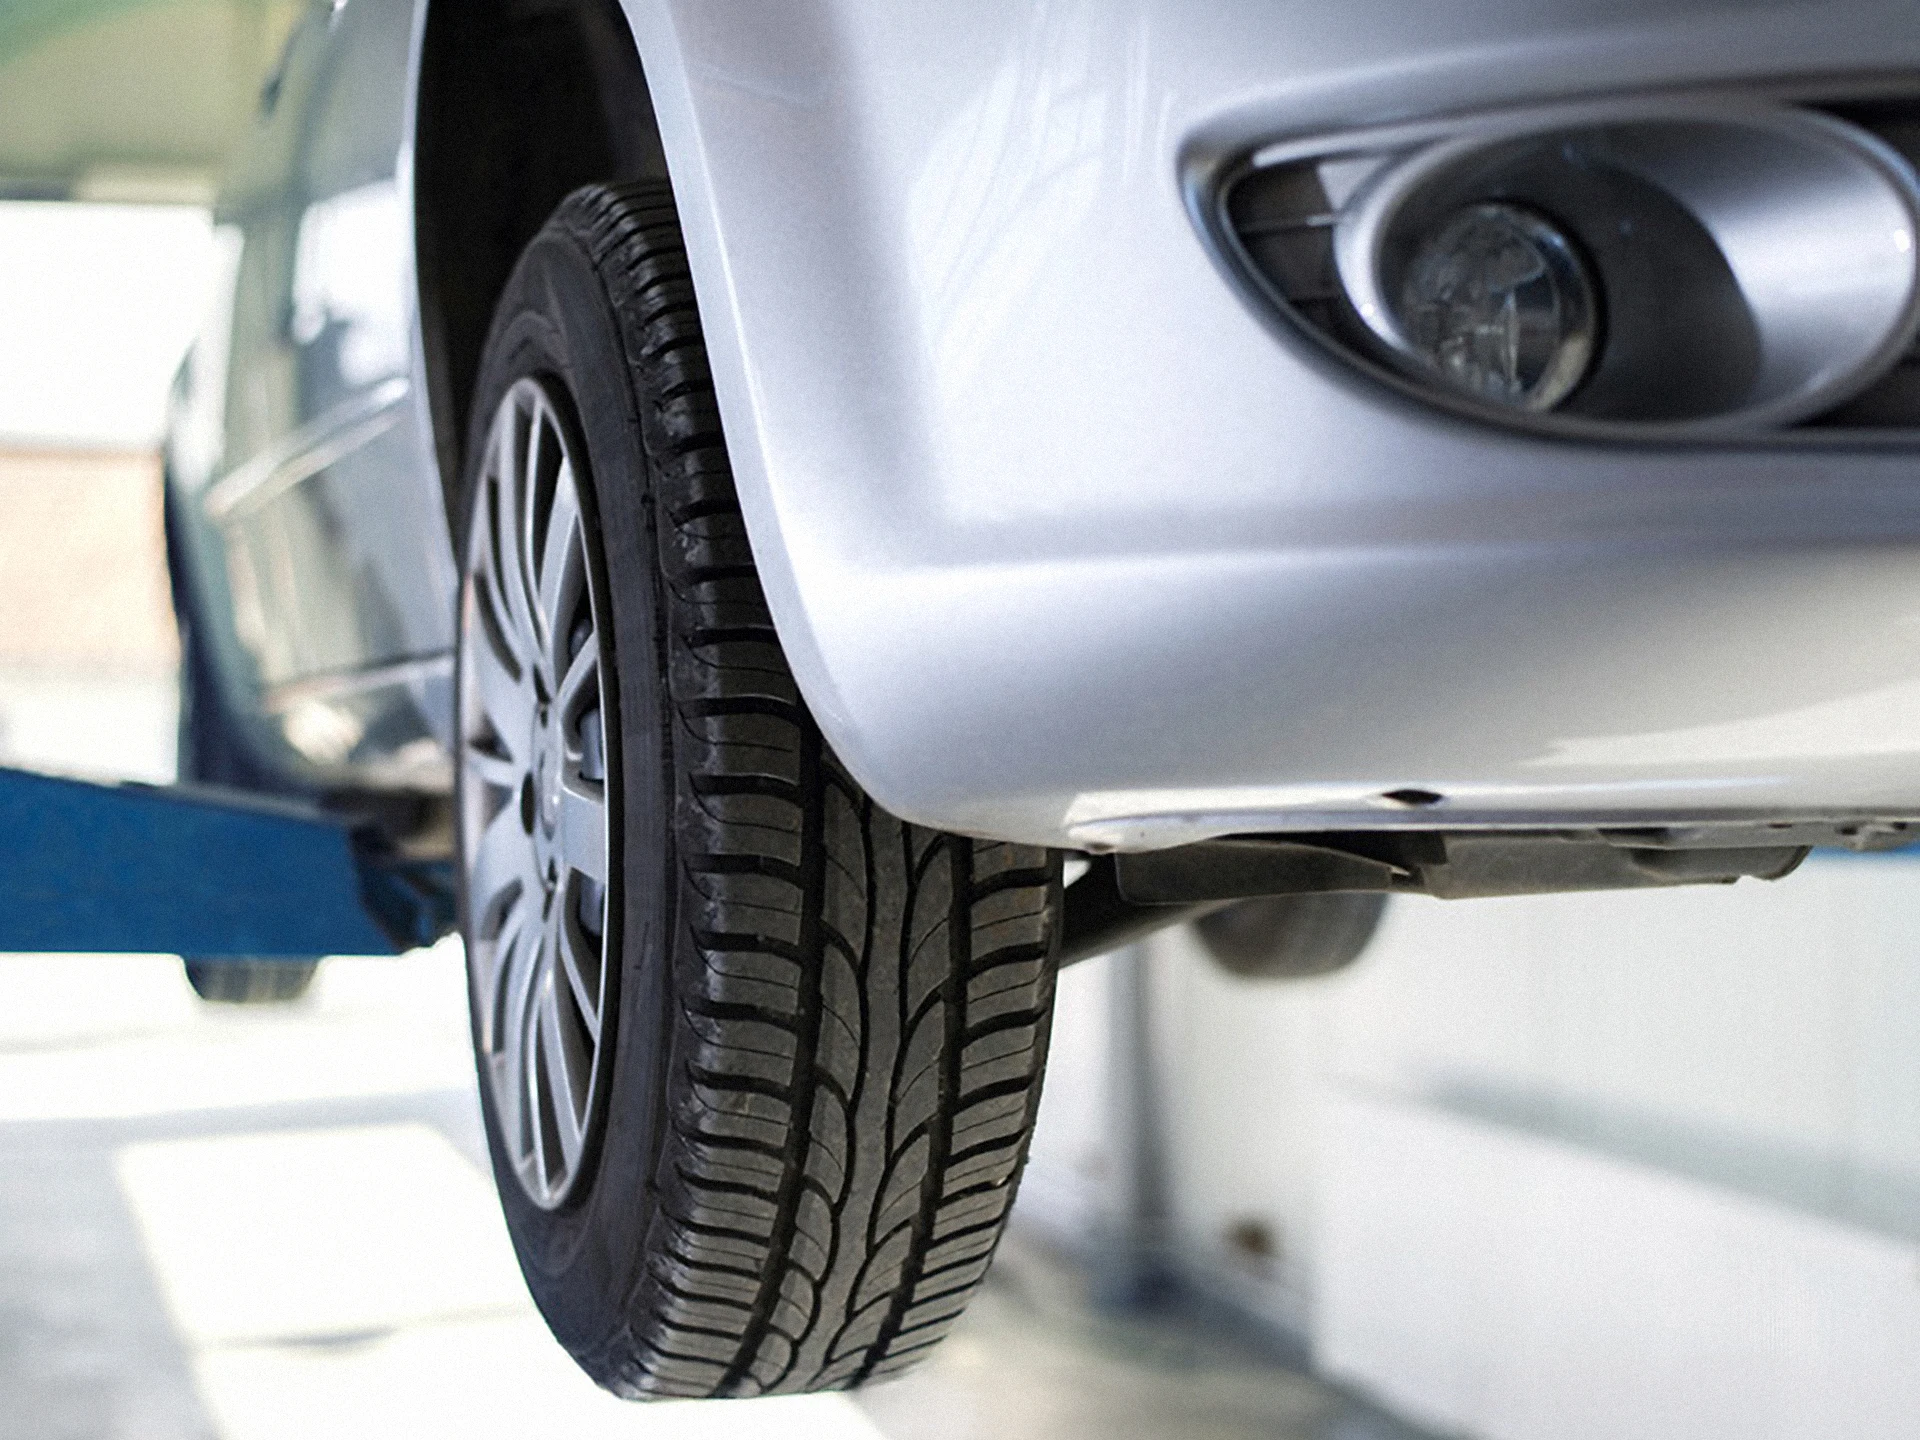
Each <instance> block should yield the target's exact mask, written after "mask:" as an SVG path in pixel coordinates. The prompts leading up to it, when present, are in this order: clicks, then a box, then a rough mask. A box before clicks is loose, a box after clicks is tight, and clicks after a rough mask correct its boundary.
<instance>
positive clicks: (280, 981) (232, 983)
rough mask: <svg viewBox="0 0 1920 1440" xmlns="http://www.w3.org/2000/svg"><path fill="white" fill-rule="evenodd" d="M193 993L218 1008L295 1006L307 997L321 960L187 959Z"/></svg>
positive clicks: (188, 981)
mask: <svg viewBox="0 0 1920 1440" xmlns="http://www.w3.org/2000/svg"><path fill="white" fill-rule="evenodd" d="M181 964H183V965H185V966H186V969H187V983H188V984H189V985H191V986H192V987H193V993H194V994H196V995H198V996H199V997H200V998H201V999H202V1000H206V1001H208V1002H210V1003H212V1004H215V1005H291V1004H292V1003H293V1002H294V1001H296V1000H301V999H304V998H305V997H306V994H307V992H308V991H309V990H311V989H312V988H313V977H314V975H315V974H316V973H318V971H319V969H320V962H319V961H318V960H256V959H237V960H195V959H193V958H191V957H186V958H183V959H182V961H181Z"/></svg>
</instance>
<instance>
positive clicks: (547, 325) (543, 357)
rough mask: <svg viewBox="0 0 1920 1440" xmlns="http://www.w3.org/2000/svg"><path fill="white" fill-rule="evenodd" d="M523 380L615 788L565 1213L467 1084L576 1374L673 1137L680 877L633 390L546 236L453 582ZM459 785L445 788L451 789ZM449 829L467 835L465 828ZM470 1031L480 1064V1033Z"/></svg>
mask: <svg viewBox="0 0 1920 1440" xmlns="http://www.w3.org/2000/svg"><path fill="white" fill-rule="evenodd" d="M528 377H539V378H541V379H544V380H545V381H547V382H548V383H549V385H550V386H552V387H553V388H554V389H556V390H557V391H559V392H560V393H561V395H562V396H564V398H565V400H566V401H569V402H571V409H572V415H571V416H570V417H565V416H563V421H562V423H569V422H570V423H571V425H572V426H573V427H574V429H575V440H576V443H578V444H580V446H581V449H580V452H579V453H584V455H585V456H586V457H587V458H586V464H585V467H584V468H585V470H586V472H587V473H586V474H584V475H579V476H576V480H577V481H578V488H579V490H580V497H581V505H582V510H583V514H584V517H585V520H586V525H585V531H586V534H587V549H588V559H589V584H590V585H591V586H592V587H593V590H594V604H595V607H596V610H597V612H598V614H599V615H600V616H601V617H602V623H601V624H600V626H599V627H598V628H599V631H600V635H601V645H602V655H601V677H602V686H603V707H604V709H605V711H606V714H607V716H608V722H607V723H606V724H605V725H604V727H603V728H604V731H605V734H606V741H607V752H608V753H607V773H608V777H609V785H608V802H609V816H608V856H607V861H608V882H609V887H610V892H609V905H608V914H607V930H606V943H607V946H608V954H609V956H610V957H614V961H615V963H612V964H610V965H609V966H608V968H607V984H608V986H609V991H610V993H609V994H608V996H607V997H606V999H605V1000H604V1002H603V1009H602V1015H603V1017H605V1018H603V1020H602V1024H603V1026H606V1025H609V1024H610V1025H611V1027H612V1034H611V1043H612V1045H613V1047H614V1048H613V1054H612V1056H611V1060H610V1063H608V1064H607V1066H606V1069H605V1070H604V1072H603V1075H602V1081H601V1085H600V1089H599V1093H598V1098H597V1101H596V1108H597V1110H598V1112H599V1115H598V1120H599V1127H598V1128H599V1137H598V1140H597V1143H594V1144H592V1145H590V1147H589V1149H588V1151H587V1153H586V1155H585V1157H584V1158H583V1161H582V1165H583V1169H582V1172H581V1174H580V1176H579V1178H578V1180H577V1181H576V1182H575V1187H574V1190H573V1193H572V1194H571V1195H570V1196H569V1198H568V1200H567V1202H566V1203H565V1204H564V1205H562V1206H561V1207H560V1208H558V1209H556V1210H551V1211H549V1210H544V1209H542V1208H540V1207H539V1206H538V1205H536V1204H535V1203H534V1202H533V1200H532V1199H531V1198H530V1197H529V1196H528V1195H527V1193H526V1191H525V1190H524V1189H523V1187H522V1186H521V1183H520V1180H519V1177H518V1176H517V1175H516V1174H515V1173H514V1170H513V1167H512V1165H511V1163H510V1161H509V1160H508V1158H507V1153H506V1149H505V1146H504V1145H503V1144H502V1142H501V1139H500V1136H499V1119H498V1115H497V1113H496V1111H495V1107H494V1103H493V1097H492V1094H491V1086H490V1084H489V1082H488V1080H487V1078H486V1075H485V1073H484V1062H481V1069H482V1073H481V1076H480V1086H479V1089H480V1096H481V1105H482V1109H483V1111H484V1114H485V1121H486V1132H487V1146H488V1151H489V1153H490V1156H491V1158H492V1163H493V1171H494V1179H495V1184H496V1187H497V1188H498V1190H499V1193H500V1198H501V1204H502V1208H503V1209H504V1211H505V1213H506V1219H507V1228H508V1231H509V1233H510V1234H511V1236H512V1239H513V1244H514V1249H515V1250H516V1252H517V1253H518V1255H519V1259H520V1263H521V1268H522V1270H523V1271H524V1273H525V1275H526V1278H527V1283H528V1288H529V1289H530V1290H531V1291H532V1294H533V1298H534V1301H535V1303H536V1304H537V1305H538V1307H539V1309H540V1311H541V1313H542V1315H543V1316H544V1317H545V1318H546V1320H547V1322H548V1324H549V1326H550V1327H551V1328H552V1330H553V1332H554V1335H555V1338H556V1339H558V1340H559V1341H560V1342H561V1344H562V1345H564V1346H565V1347H566V1348H567V1349H568V1350H570V1351H571V1352H573V1354H574V1355H575V1356H576V1357H577V1358H579V1359H581V1360H582V1361H583V1362H585V1361H587V1359H588V1357H589V1355H591V1354H592V1353H594V1352H596V1351H598V1350H601V1349H602V1348H603V1347H606V1346H607V1345H609V1344H610V1343H613V1342H614V1341H615V1340H616V1338H617V1331H618V1330H619V1329H620V1327H621V1326H622V1325H623V1323H624V1320H625V1315H626V1310H627V1299H628V1297H629V1296H630V1295H631V1293H632V1291H633V1288H634V1286H635V1285H636V1284H637V1283H639V1280H640V1278H641V1277H640V1276H639V1275H638V1274H637V1273H635V1271H636V1270H637V1268H638V1266H639V1265H640V1264H642V1263H643V1261H644V1256H645V1254H646V1253H647V1248H648V1247H647V1246H646V1244H645V1239H646V1233H647V1230H648V1228H649V1226H650V1224H651V1222H652V1216H653V1211H654V1186H653V1175H654V1169H655V1164H656V1162H657V1160H658V1157H659V1153H660V1149H661V1145H662V1142H663V1139H664V1136H665V1134H666V1128H667V1127H666V1124H665V1114H664V1103H665V1102H664V1097H665V1094H666V1073H667V1063H666V1062H667V1052H668V1045H669V1021H670V1006H669V1004H668V993H669V986H670V963H669V958H668V957H669V951H670V947H671V937H672V935H673V933H674V932H673V915H674V904H673V896H674V886H673V883H672V878H673V876H674V874H675V871H676V866H675V863H674V859H673V842H672V824H671V807H670V800H669V797H670V796H671V795H672V793H673V790H672V785H671V782H670V775H671V758H670V751H669V749H668V746H669V744H670V735H671V731H670V728H669V726H668V725H667V723H666V714H667V704H666V688H665V681H664V655H663V650H662V644H661V638H660V624H661V621H660V616H661V613H662V602H661V596H660V593H659V578H658V577H659V566H658V559H657V554H656V551H655V546H654V539H653V526H652V520H651V509H652V496H651V486H650V484H649V480H648V467H647V460H646V454H645V450H644V448H643V445H642V439H641V427H640V421H639V415H638V406H637V403H636V396H635V393H634V385H633V380H632V376H631V371H630V369H629V366H628V362H627V358H626V355H625V353H624V349H623V347H622V344H621V340H620V336H619V332H618V329H617V322H616V319H615V316H614V314H613V307H612V303H611V301H610V300H609V298H608V296H607V293H606V289H605V287H604V285H603V283H602V281H601V279H600V277H599V275H598V274H597V273H596V271H595V269H594V267H593V264H592V261H591V259H590V258H589V256H588V255H587V253H586V252H585V251H584V249H583V248H582V247H581V246H580V245H579V244H578V243H577V242H576V241H574V240H573V238H572V237H571V236H569V235H568V234H566V233H565V232H564V231H561V230H557V229H556V228H554V227H549V228H548V229H547V230H546V231H543V232H542V233H541V235H540V236H539V237H537V238H536V239H535V240H534V242H533V243H532V244H531V245H530V246H529V248H528V250H527V252H526V254H525V255H523V256H522V258H521V261H520V263H519V265H518V267H517V268H516V270H515V271H514V274H513V277H512V278H511V279H510V280H509V281H508V284H507V287H506V289H505V291H504V293H503V295H502V297H501V302H500V306H499V308H498V310H497V312H496V315H495V320H494V325H493V329H492V331H491V333H490V335H489V337H488V342H487V347H486V351H485V356H484V359H483V361H482V365H481V372H480V377H479V381H478V384H477V386H476V392H475V397H474V408H473V413H472V424H471V426H470V432H469V437H468V441H467V451H466V461H465V464H464V467H463V473H462V477H461V486H460V491H459V494H458V496H457V497H456V507H455V514H456V515H457V516H458V517H459V529H460V534H459V535H458V537H457V541H458V546H459V550H458V553H459V555H460V558H461V565H462V570H463V573H464V570H465V565H466V555H467V533H466V532H467V529H468V526H469V525H470V524H471V523H472V510H473V505H474V494H475V489H476V485H477V481H478V478H479V475H480V470H481V467H482V466H483V465H484V464H485V457H486V450H487V441H488V436H489V432H490V429H491V425H492V422H493V418H494V414H495V412H496V411H497V409H498V407H499V405H500V403H501V401H502V399H503V398H504V397H505V395H506V393H507V391H508V390H509V389H510V388H511V387H512V386H513V384H514V383H516V382H517V381H519V380H521V379H525V378H528ZM465 603H466V602H465V590H464V580H463V589H462V604H463V605H464V604H465ZM609 637H610V638H609ZM462 663H464V661H463V662H462ZM462 788H463V787H459V786H456V794H459V793H460V791H461V789H462ZM455 828H456V833H457V834H460V835H462V836H463V837H464V834H465V829H464V826H462V825H456V827H455ZM466 873H467V862H466V856H465V855H464V854H462V855H461V857H460V874H461V876H462V878H463V883H462V887H461V891H462V904H461V917H460V923H461V933H462V935H463V936H465V935H468V934H470V933H471V932H470V928H469V925H468V917H467V914H466V904H465V889H466V887H465V884H464V877H465V875H466ZM470 1012H471V1006H470ZM474 1036H475V1053H476V1057H477V1056H478V1054H479V1050H478V1030H477V1028H476V1029H475V1031H474ZM606 1043H607V1038H605V1037H603V1039H602V1044H603V1045H605V1044H606ZM590 1123H591V1122H590Z"/></svg>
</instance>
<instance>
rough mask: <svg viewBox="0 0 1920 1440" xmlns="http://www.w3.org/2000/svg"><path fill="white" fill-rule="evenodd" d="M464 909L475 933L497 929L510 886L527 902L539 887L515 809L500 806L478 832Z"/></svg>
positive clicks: (486, 932) (530, 853)
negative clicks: (466, 905)
mask: <svg viewBox="0 0 1920 1440" xmlns="http://www.w3.org/2000/svg"><path fill="white" fill-rule="evenodd" d="M467 863H468V865H469V867H470V869H469V872H468V878H467V894H468V897H469V903H468V910H469V913H470V914H471V915H472V917H473V923H474V926H475V928H476V930H477V931H478V933H479V934H480V935H481V936H482V937H483V938H484V937H485V936H487V935H489V934H490V933H493V932H495V931H496V930H497V927H498V926H499V925H500V923H501V922H502V921H503V920H504V919H505V918H506V906H507V905H508V904H510V903H511V902H512V900H513V894H512V893H511V892H512V891H513V888H514V887H516V886H517V887H518V890H519V892H520V893H521V894H524V895H526V896H527V897H528V898H529V899H530V898H531V897H532V895H533V894H534V892H535V891H536V890H537V889H538V888H539V881H538V879H537V877H536V876H535V874H534V869H533V847H532V846H531V845H529V844H528V843H527V836H526V832H525V831H524V830H523V829H522V828H521V826H520V814H519V807H518V806H517V805H504V806H502V807H501V808H500V813H499V814H497V815H495V816H494V817H493V819H491V820H489V821H488V822H487V828H486V829H485V830H482V831H481V832H480V843H479V845H478V846H477V847H476V849H475V852H474V854H473V855H472V857H471V858H470V859H469V860H468V862H467Z"/></svg>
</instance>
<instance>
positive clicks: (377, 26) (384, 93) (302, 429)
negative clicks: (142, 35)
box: [168, 0, 455, 791]
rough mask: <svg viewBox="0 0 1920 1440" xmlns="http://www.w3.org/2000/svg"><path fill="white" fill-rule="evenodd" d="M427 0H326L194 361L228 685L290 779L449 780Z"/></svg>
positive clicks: (203, 545)
mask: <svg viewBox="0 0 1920 1440" xmlns="http://www.w3.org/2000/svg"><path fill="white" fill-rule="evenodd" d="M423 16H424V5H416V4H414V3H411V0H401V3H395V0H383V3H362V4H355V5H350V6H346V7H316V8H315V9H313V10H312V11H310V12H309V14H308V16H307V17H306V18H305V19H304V20H303V21H302V23H301V25H300V27H299V28H298V29H297V30H296V32H295V34H294V36H293V37H292V39H291V41H290V42H289V45H288V49H287V53H286V56H285V59H284V60H283V62H282V65H281V67H280V69H279V71H278V72H277V73H276V74H275V76H274V77H273V79H272V80H271V81H270V82H269V87H268V93H269V97H270V99H269V100H268V101H265V102H263V109H264V111H265V113H264V114H263V117H262V120H261V124H260V130H259V132H258V133H257V134H256V136H255V139H254V143H253V144H252V145H250V146H249V147H248V149H247V151H246V153H245V155H244V156H243V157H242V161H241V164H240V166H239V168H238V169H237V170H236V172H235V174H234V175H232V176H231V177H230V178H229V181H228V183H227V185H226V186H225V187H224V190H223V193H222V197H221V202H220V205H219V208H218V214H217V217H216V219H217V224H218V233H219V241H218V244H219V248H220V250H221V252H222V254H223V257H224V258H225V260H226V264H227V268H228V270H229V271H230V275H229V276H227V277H223V278H227V279H230V287H226V286H223V287H222V291H223V300H224V299H225V297H227V296H230V297H231V303H223V304H222V305H221V306H220V307H219V308H220V311H221V313H220V314H219V315H217V316H216V317H215V319H214V321H213V322H212V323H211V324H210V326H209V327H208V331H207V333H205V334H203V335H202V337H201V338H200V341H199V342H198V343H197V344H196V346H195V349H194V352H193V356H192V358H191V359H190V361H189V364H188V366H187V368H186V371H185V373H184V375H183V377H182V384H181V393H180V394H179V396H178V397H177V402H176V419H175V424H174V426H173V437H172V443H171V445H170V446H169V455H168V472H169V483H170V486H171V489H172V495H171V497H170V504H171V505H172V507H173V513H174V514H175V516H176V517H178V529H179V530H180V531H181V532H182V543H183V548H185V549H186V550H187V552H188V553H189V554H191V555H192V556H193V557H194V559H195V564H194V567H193V568H194V570H195V577H196V580H197V581H198V582H199V583H198V593H199V595H200V603H199V605H198V606H197V607H196V608H197V610H198V611H199V619H200V624H201V628H202V629H203V630H204V631H205V632H206V633H207V638H208V641H209V643H210V646H211V648H212V651H213V653H214V654H215V656H216V657H217V664H216V670H217V671H218V673H220V674H221V675H222V677H223V678H224V679H225V681H226V684H225V686H224V688H225V690H226V691H227V695H228V704H229V706H230V708H231V709H232V711H233V712H234V713H235V714H236V715H238V716H239V717H240V718H241V719H242V721H243V722H246V721H250V722H252V723H251V724H250V725H249V726H248V729H249V730H250V731H251V732H252V734H253V736H254V739H255V742H256V744H258V745H259V746H260V747H261V748H263V749H264V750H266V751H267V752H268V753H269V754H270V755H271V756H272V757H273V759H274V761H275V762H276V763H277V767H278V768H280V769H283V770H285V771H287V772H288V773H289V777H290V779H291V780H294V781H297V782H300V783H304V784H309V785H317V786H321V787H323V788H324V787H341V788H348V789H417V790H426V791H436V790H443V789H444V788H445V787H446V786H447V784H448V783H449V780H450V767H449V761H448V758H447V754H448V752H447V746H446V742H447V736H448V734H449V720H448V712H449V711H450V707H451V659H450V652H451V649H452V619H453V615H452V600H451V595H452V591H453V587H454V585H455V578H454V569H453V564H452V554H451V546H450V543H449V541H448V538H447V534H446V522H445V512H444V507H443V506H442V505H441V503H440V499H439V493H438V489H437V487H436V486H434V485H433V484H432V483H430V482H431V476H432V474H433V470H432V458H431V450H430V446H429V443H428V441H427V438H426V437H427V434H428V432H427V430H426V427H425V424H424V410H423V408H422V406H421V404H420V403H419V400H418V395H419V393H420V386H419V384H418V376H417V371H418V363H419V362H418V354H419V351H418V346H417V344H416V336H417V334H418V325H417V321H416V313H415V311H416V307H415V285H414V282H413V267H412V205H411V202H412V194H411V177H410V173H409V170H410V155H411V124H412V84H413V80H412V77H413V73H414V65H415V60H414V54H415V50H416V48H417V33H418V25H419V21H420V19H421V18H422V17H423Z"/></svg>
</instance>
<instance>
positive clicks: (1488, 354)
mask: <svg viewBox="0 0 1920 1440" xmlns="http://www.w3.org/2000/svg"><path fill="white" fill-rule="evenodd" d="M1399 308H1400V322H1401V325H1402V327H1403V331H1404V334H1405V336H1406V338H1407V341H1408V342H1409V343H1410V344H1411V346H1412V348H1413V350H1414V352H1415V353H1416V354H1418V355H1419V356H1420V357H1421V358H1422V359H1424V360H1425V361H1426V362H1427V363H1428V364H1429V365H1431V366H1432V367H1433V368H1434V370H1435V371H1437V372H1438V373H1439V374H1440V375H1441V376H1442V377H1444V378H1445V379H1446V380H1448V381H1449V382H1451V383H1452V384H1454V385H1456V386H1458V387H1459V388H1460V389H1461V390H1464V391H1466V392H1467V393H1468V394H1470V395H1474V396H1477V397H1479V398H1480V399H1482V400H1490V401H1493V402H1495V403H1497V404H1501V405H1510V406H1513V407H1515V408H1516V409H1522V410H1551V409H1552V408H1553V407H1554V406H1555V405H1557V404H1559V403H1560V402H1561V401H1562V400H1564V399H1566V398H1567V396H1568V395H1570V394H1572V393H1573V391H1574V390H1575V388H1576V387H1578V385H1579V384H1580V381H1581V380H1582V379H1583V378H1584V377H1585V376H1586V373H1587V369H1588V367H1589V366H1590V365H1591V364H1592V362H1593V354H1594V341H1595V328H1596V326H1595V320H1596V311H1597V308H1598V307H1597V304H1596V301H1595V297H1594V293H1593V286H1592V284H1591V283H1590V282H1589V281H1588V279H1587V272H1586V267H1585V265H1584V264H1582V262H1581V259H1580V256H1579V254H1578V253H1577V252H1576V251H1575V249H1574V247H1573V244H1572V242H1571V241H1570V240H1568V238H1567V237H1566V236H1565V235H1564V234H1562V233H1561V232H1560V230H1559V229H1558V228H1557V227H1556V226H1554V225H1553V223H1552V222H1551V221H1549V220H1547V219H1545V218H1543V217H1542V216H1539V215H1536V214H1534V213H1533V212H1532V211H1530V210H1523V209H1521V208H1519V207H1518V206H1515V205H1504V204H1481V205H1471V206H1468V207H1467V208H1466V209H1464V210H1462V211H1460V212H1459V213H1458V214H1456V215H1454V216H1453V218H1452V219H1450V220H1448V221H1447V223H1446V224H1445V225H1443V226H1442V227H1441V228H1440V229H1439V230H1438V231H1437V232H1436V233H1435V234H1434V235H1433V236H1432V237H1431V238H1430V239H1428V240H1427V241H1426V242H1425V243H1424V244H1422V245H1421V246H1420V247H1419V248H1418V249H1417V250H1416V251H1415V252H1414V255H1413V258H1412V260H1411V261H1410V263H1409V264H1408V266H1407V269H1406V276H1405V280H1404V282H1403V284H1402V286H1401V290H1400V307H1399Z"/></svg>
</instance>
